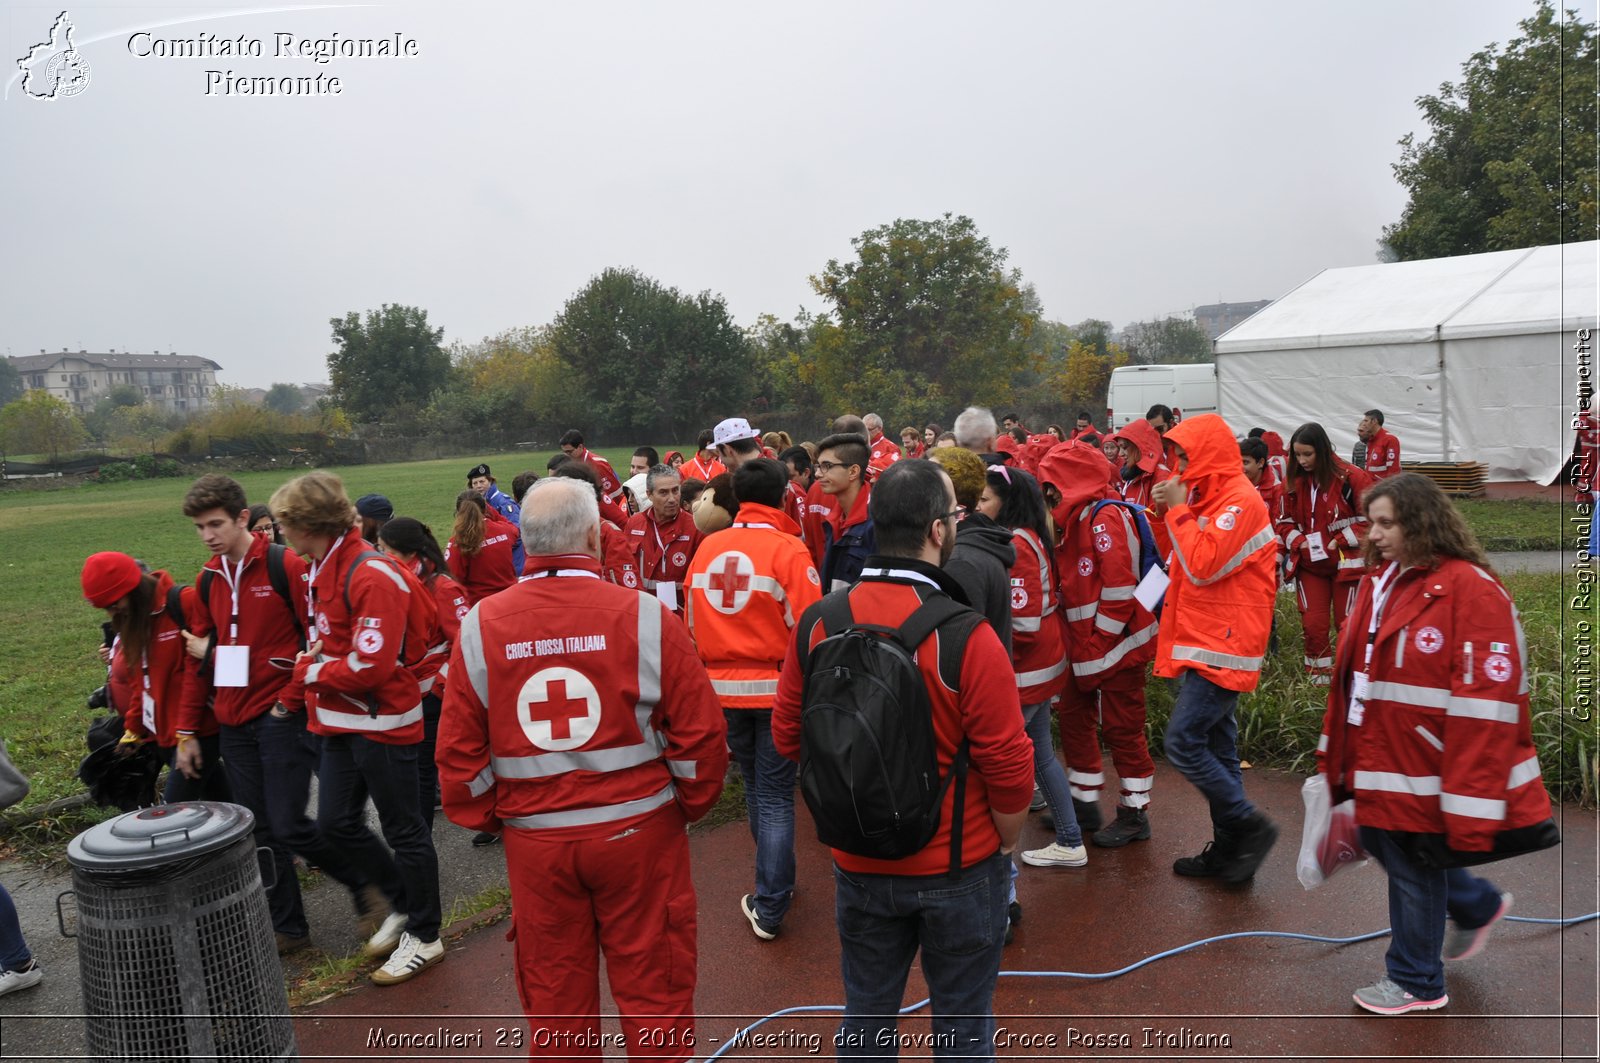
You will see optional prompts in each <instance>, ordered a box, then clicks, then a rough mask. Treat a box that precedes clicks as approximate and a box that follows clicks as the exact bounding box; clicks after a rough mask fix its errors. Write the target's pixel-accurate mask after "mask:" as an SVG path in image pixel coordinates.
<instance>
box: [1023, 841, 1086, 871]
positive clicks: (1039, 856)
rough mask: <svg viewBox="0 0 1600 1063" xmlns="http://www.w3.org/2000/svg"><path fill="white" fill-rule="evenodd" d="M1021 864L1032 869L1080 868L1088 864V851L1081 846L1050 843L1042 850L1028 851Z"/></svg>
mask: <svg viewBox="0 0 1600 1063" xmlns="http://www.w3.org/2000/svg"><path fill="white" fill-rule="evenodd" d="M1022 862H1023V863H1024V864H1031V865H1032V866H1034V867H1082V866H1083V865H1085V864H1087V863H1088V862H1089V850H1088V849H1086V848H1084V847H1083V846H1081V845H1062V844H1061V843H1060V842H1051V843H1050V844H1049V845H1047V846H1045V847H1044V848H1043V849H1028V850H1026V851H1024V852H1023V854H1022Z"/></svg>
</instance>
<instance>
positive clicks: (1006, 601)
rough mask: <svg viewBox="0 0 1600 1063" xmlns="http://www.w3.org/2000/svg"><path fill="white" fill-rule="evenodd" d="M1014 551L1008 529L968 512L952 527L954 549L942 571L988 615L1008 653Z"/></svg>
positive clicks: (978, 608)
mask: <svg viewBox="0 0 1600 1063" xmlns="http://www.w3.org/2000/svg"><path fill="white" fill-rule="evenodd" d="M1016 561H1017V550H1016V547H1014V546H1012V545H1011V531H1010V529H1008V528H1002V527H1001V526H1000V525H998V524H996V523H995V522H994V521H992V520H990V519H989V518H988V517H985V516H984V515H983V514H982V513H969V514H967V519H966V520H963V521H962V522H961V523H960V524H959V525H957V526H956V548H955V550H954V552H952V553H951V555H950V560H949V561H947V562H946V563H945V566H944V570H945V571H946V572H948V573H949V574H950V575H951V576H953V577H955V580H956V582H957V583H959V584H961V587H962V589H963V590H965V591H966V592H967V600H968V601H969V602H970V603H971V605H972V608H974V609H976V610H977V611H978V612H980V613H982V614H983V615H984V616H985V617H987V618H988V620H989V623H990V625H991V626H992V627H993V628H994V630H995V633H996V634H997V635H999V636H1000V641H1001V643H1003V644H1004V645H1005V648H1006V652H1007V653H1010V652H1011V566H1012V565H1014V564H1016Z"/></svg>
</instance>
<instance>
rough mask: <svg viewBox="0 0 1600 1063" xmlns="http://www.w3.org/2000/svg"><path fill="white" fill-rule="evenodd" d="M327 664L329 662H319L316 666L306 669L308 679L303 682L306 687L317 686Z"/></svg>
mask: <svg viewBox="0 0 1600 1063" xmlns="http://www.w3.org/2000/svg"><path fill="white" fill-rule="evenodd" d="M327 663H328V662H327V661H318V662H317V663H316V664H313V665H312V666H311V667H310V668H307V669H306V677H305V679H303V680H302V681H301V682H302V683H303V684H304V685H306V686H308V687H309V686H314V685H315V684H316V682H317V680H318V679H319V678H320V677H321V676H322V666H323V665H325V664H327Z"/></svg>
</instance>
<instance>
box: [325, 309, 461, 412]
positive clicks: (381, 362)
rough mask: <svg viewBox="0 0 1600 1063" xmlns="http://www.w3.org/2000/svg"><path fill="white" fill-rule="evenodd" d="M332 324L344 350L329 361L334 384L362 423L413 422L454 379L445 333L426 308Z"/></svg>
mask: <svg viewBox="0 0 1600 1063" xmlns="http://www.w3.org/2000/svg"><path fill="white" fill-rule="evenodd" d="M328 323H329V324H330V325H331V326H332V327H333V341H334V343H336V344H338V350H336V351H334V352H333V353H331V354H329V355H328V379H329V382H330V383H331V385H332V389H333V395H334V398H335V400H336V401H337V403H338V405H339V406H340V407H341V408H342V409H344V410H345V411H346V412H348V413H349V414H350V416H351V418H352V419H354V420H355V421H357V422H372V421H382V420H407V419H409V418H410V417H411V416H413V415H415V414H416V413H417V412H419V411H421V410H422V409H423V408H424V407H426V406H427V405H428V401H429V399H430V398H432V396H433V393H434V391H435V390H437V389H438V388H439V387H440V386H441V385H443V384H444V382H445V380H446V378H447V377H448V376H449V374H450V356H449V355H448V354H446V353H445V351H444V348H443V347H441V346H440V341H441V340H442V339H443V338H444V329H442V328H439V329H436V328H430V327H429V326H428V312H427V311H426V310H423V309H422V308H421V307H415V306H400V305H398V304H391V303H384V304H383V307H382V309H379V310H368V311H367V314H366V317H365V318H363V317H362V316H361V315H360V314H358V313H356V312H355V311H354V310H352V311H350V312H349V313H348V314H346V315H345V316H344V317H342V318H340V317H336V318H332V319H330V320H329V322H328Z"/></svg>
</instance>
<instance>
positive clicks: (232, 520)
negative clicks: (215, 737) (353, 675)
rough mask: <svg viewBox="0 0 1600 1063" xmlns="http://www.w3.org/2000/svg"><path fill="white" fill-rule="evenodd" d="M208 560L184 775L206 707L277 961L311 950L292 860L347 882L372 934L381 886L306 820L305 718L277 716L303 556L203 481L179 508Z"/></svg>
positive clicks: (240, 494)
mask: <svg viewBox="0 0 1600 1063" xmlns="http://www.w3.org/2000/svg"><path fill="white" fill-rule="evenodd" d="M183 513H184V516H186V517H188V518H189V519H190V520H192V521H194V527H195V531H196V532H198V533H199V536H200V541H201V542H202V543H204V544H205V547H206V549H207V550H209V551H210V552H211V560H209V561H207V562H206V564H205V567H203V568H202V569H201V570H200V574H199V576H198V577H197V578H196V579H195V592H196V598H197V604H196V608H194V609H192V610H190V611H189V615H188V616H187V617H185V621H186V622H185V625H184V638H185V639H186V640H187V642H188V646H189V654H188V656H187V658H186V663H187V666H188V667H187V670H186V673H185V675H184V684H183V699H182V701H181V703H180V708H179V713H178V736H179V741H178V753H177V767H178V770H180V771H184V772H189V771H191V770H198V768H199V767H200V763H199V762H200V760H201V757H202V755H201V747H200V745H199V743H197V742H191V741H185V737H186V736H189V735H192V734H194V733H195V732H196V731H197V730H198V729H199V728H200V726H201V722H202V720H203V719H204V717H205V715H206V710H207V706H208V705H210V706H212V707H213V709H214V711H215V713H216V719H217V722H218V723H219V724H220V725H221V727H220V735H219V745H220V749H221V755H222V764H223V767H224V768H225V769H226V771H227V775H228V784H229V787H230V788H231V789H232V791H233V800H235V801H236V802H238V803H239V804H241V805H243V806H245V807H246V808H248V809H249V810H250V811H251V813H252V814H254V816H255V820H256V829H255V833H256V842H257V844H258V845H261V846H265V847H267V848H268V849H270V850H271V852H272V862H273V865H274V867H275V868H276V869H277V875H276V878H275V880H274V882H273V884H272V885H271V886H270V887H269V888H268V889H267V907H268V908H269V909H270V911H271V913H272V928H273V930H274V931H275V932H276V935H277V943H278V951H279V952H280V953H287V952H294V951H296V950H298V949H302V948H304V947H305V946H307V945H309V944H310V943H311V938H310V932H309V930H308V928H307V925H306V913H305V908H304V906H303V905H302V904H301V899H300V882H299V879H298V877H297V876H296V875H295V872H294V856H293V854H294V853H299V854H300V855H301V856H303V857H305V858H306V859H307V860H308V861H310V862H311V863H313V864H315V865H316V866H317V867H320V868H322V869H323V870H324V871H326V872H327V873H328V874H329V875H331V876H333V877H334V878H336V879H338V880H339V881H340V882H342V883H344V885H345V886H346V887H348V888H349V889H350V892H351V895H352V896H353V897H354V898H355V902H356V910H357V913H358V915H359V916H360V917H361V918H362V920H363V922H362V927H363V929H364V931H365V932H366V933H367V934H370V933H372V932H373V931H374V930H376V929H377V921H378V920H380V919H381V918H382V917H383V916H384V915H385V914H386V913H387V912H388V904H387V903H386V902H385V901H384V899H383V896H382V894H381V893H378V892H377V891H376V887H373V886H371V885H370V884H369V883H368V882H367V880H366V878H365V877H364V876H363V875H361V874H360V872H359V870H358V869H357V868H356V867H355V865H353V864H352V863H351V862H350V860H349V858H348V857H347V856H346V855H345V854H344V852H343V851H342V850H341V849H340V848H339V847H338V846H334V845H331V844H329V843H328V841H327V839H326V838H324V837H323V835H322V832H321V831H319V830H318V829H317V825H316V822H315V821H314V820H312V819H311V818H310V817H309V816H308V815H306V808H307V805H308V804H309V802H310V793H311V772H312V768H313V766H314V765H315V762H316V759H317V752H316V746H315V745H314V740H313V739H312V738H311V737H310V736H309V735H307V733H306V724H305V715H304V714H303V713H294V714H289V713H287V712H281V713H280V712H274V711H273V710H274V709H275V708H277V707H278V706H279V705H280V699H281V698H282V697H283V695H284V691H285V688H286V687H287V686H288V685H289V680H290V677H291V673H292V670H293V669H292V666H291V665H290V664H289V662H292V661H293V660H294V658H295V656H296V655H298V654H299V652H300V651H301V650H302V649H303V648H304V647H305V633H304V631H303V630H302V629H303V627H304V625H305V623H306V589H307V577H306V563H305V562H304V561H302V560H301V559H300V556H299V555H298V554H295V553H293V552H292V551H290V550H288V549H287V548H285V547H283V546H279V545H277V544H275V543H271V542H270V541H269V537H268V536H267V535H266V534H265V533H262V534H252V533H251V532H250V508H249V506H248V504H247V503H246V502H245V495H244V488H243V487H241V486H240V485H239V483H238V482H237V481H236V480H233V479H231V478H230V477H227V476H220V475H217V474H215V473H213V474H209V475H206V476H202V477H200V479H198V480H196V481H195V482H194V485H193V486H192V487H190V488H189V493H188V494H186V495H185V496H184V499H183Z"/></svg>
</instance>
